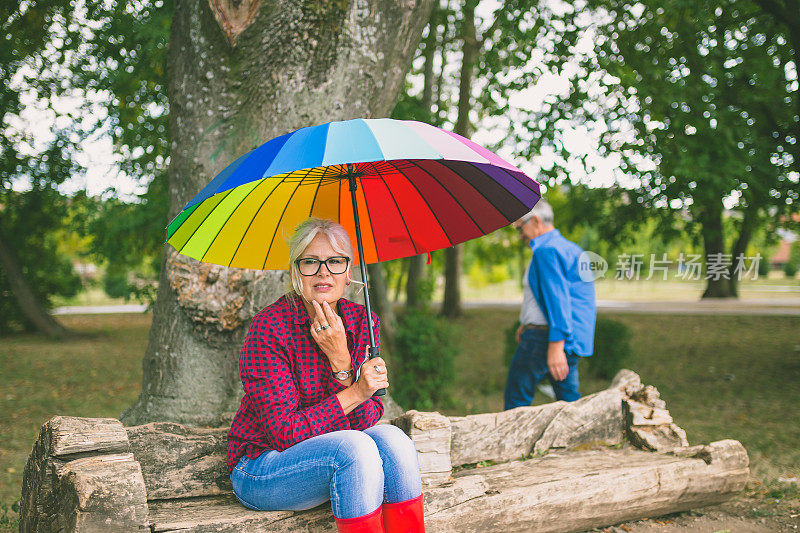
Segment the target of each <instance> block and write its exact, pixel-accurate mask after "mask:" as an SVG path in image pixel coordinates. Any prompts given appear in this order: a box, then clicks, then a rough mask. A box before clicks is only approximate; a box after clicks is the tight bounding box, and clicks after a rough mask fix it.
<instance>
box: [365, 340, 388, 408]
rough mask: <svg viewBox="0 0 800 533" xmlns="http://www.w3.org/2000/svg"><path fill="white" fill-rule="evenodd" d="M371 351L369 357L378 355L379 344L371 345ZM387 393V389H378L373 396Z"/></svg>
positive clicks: (369, 349)
mask: <svg viewBox="0 0 800 533" xmlns="http://www.w3.org/2000/svg"><path fill="white" fill-rule="evenodd" d="M367 350H368V352H369V359H373V358H375V357H378V352H379V348H378V347H377V346H370V347H369V348H367ZM385 394H386V389H378V390H376V391H375V392H374V393H373V394H372V395H373V396H383V395H385Z"/></svg>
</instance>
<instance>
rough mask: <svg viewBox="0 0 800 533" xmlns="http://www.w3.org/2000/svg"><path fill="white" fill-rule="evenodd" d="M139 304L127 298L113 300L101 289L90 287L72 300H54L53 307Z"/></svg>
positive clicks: (56, 298)
mask: <svg viewBox="0 0 800 533" xmlns="http://www.w3.org/2000/svg"><path fill="white" fill-rule="evenodd" d="M130 303H137V302H136V300H127V301H126V300H125V298H112V297H111V296H109V295H108V294H106V292H105V291H104V290H103V289H102V288H100V287H89V288H87V289H85V290H83V291H81V292H79V293H78V294H76V295H75V296H72V297H70V298H62V297H58V296H57V297H55V298H53V307H61V306H84V307H85V306H89V305H123V304H130Z"/></svg>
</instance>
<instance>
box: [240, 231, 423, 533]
mask: <svg viewBox="0 0 800 533" xmlns="http://www.w3.org/2000/svg"><path fill="white" fill-rule="evenodd" d="M352 259H353V250H352V246H351V244H350V238H349V236H348V235H347V232H346V231H345V229H344V228H343V227H342V226H340V225H339V224H337V223H335V222H332V221H330V220H322V219H316V218H311V219H308V220H306V221H305V222H302V223H301V224H300V225H299V226H298V227H297V229H296V230H295V233H294V235H293V236H292V237H291V239H290V241H289V260H290V268H291V270H290V272H291V276H290V277H291V284H292V290H290V292H289V293H287V294H285V295H284V296H282V297H280V298H279V299H278V300H277V301H276V302H275V303H273V304H272V305H270V306H268V307H266V308H264V309H263V310H261V312H259V313H258V314H257V315H256V316H255V317H253V320H252V322H251V323H250V330H249V331H248V333H247V338H246V339H245V342H244V346H243V347H242V351H241V354H240V356H239V373H240V375H241V378H242V385H243V386H244V398H242V403H241V405H240V407H239V411H238V412H237V413H236V417H235V418H234V419H233V424H232V426H231V430H230V432H229V433H228V458H227V464H228V469H229V470H230V471H231V481H232V483H233V491H234V494H236V497H237V498H238V499H239V501H240V502H241V503H242V504H243V505H244V506H245V507H248V508H250V509H256V510H271V511H275V510H302V509H310V508H312V507H315V506H317V505H320V504H321V503H323V502H326V501H327V500H328V499H330V500H331V506H332V508H333V515H334V517H335V520H336V525H337V527H338V530H339V531H341V532H351V533H352V532H358V533H361V532H383V531H385V532H386V533H398V532H404V533H405V532H418V531H424V530H425V528H424V523H423V509H422V485H421V481H420V474H419V464H418V462H417V453H416V450H415V448H414V445H413V443H412V442H411V440H410V439H409V438H408V436H406V434H405V433H403V431H402V430H400V429H399V428H397V427H395V426H392V425H388V424H385V425H375V424H376V422H377V421H378V420H379V419H380V417H381V415H383V404H382V403H381V400H380V398H378V397H373V396H372V395H373V393H374V392H375V391H377V390H378V389H382V388H384V387H387V386H388V385H389V381H388V379H387V375H388V374H387V369H386V363H385V362H384V361H383V359H380V358H375V359H372V360H370V361H369V362H368V363H367V364H364V365H363V367H362V366H361V365H362V363H364V360H365V358H366V350H367V347H368V344H367V343H368V342H369V332H368V327H369V325H368V323H367V320H366V312H365V308H364V306H362V305H359V304H356V303H353V302H350V301H349V300H346V299H345V298H342V294H343V293H344V289H345V286H346V285H349V284H350V283H351V282H353V280H352V279H351V277H350V267H351V263H352ZM373 321H374V323H375V324H376V332H375V333H376V336H375V338H376V341H377V342H379V339H380V334H379V331H380V330H379V329H378V325H377V324H378V320H377V317H376V316H374V315H373ZM359 370H360V371H359Z"/></svg>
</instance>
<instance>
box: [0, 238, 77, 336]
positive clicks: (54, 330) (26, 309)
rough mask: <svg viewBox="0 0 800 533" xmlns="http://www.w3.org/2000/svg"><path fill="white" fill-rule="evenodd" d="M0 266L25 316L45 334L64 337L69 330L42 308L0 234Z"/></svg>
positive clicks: (13, 254) (15, 255)
mask: <svg viewBox="0 0 800 533" xmlns="http://www.w3.org/2000/svg"><path fill="white" fill-rule="evenodd" d="M0 267H2V269H3V272H4V273H5V276H6V279H7V280H8V285H9V287H11V292H12V293H13V294H14V298H16V300H17V304H18V305H19V308H20V309H21V310H22V312H23V314H24V315H25V318H27V319H28V320H29V321H30V322H31V324H33V325H34V327H36V329H38V330H39V331H40V332H41V333H44V334H45V335H49V336H51V337H56V338H63V337H66V336H67V335H68V334H69V332H68V331H67V330H66V329H65V328H64V326H62V325H61V324H59V323H58V322H56V320H55V319H54V318H53V317H52V315H51V314H50V313H48V312H47V309H45V308H44V306H43V305H42V302H40V301H39V299H38V298H36V296H35V295H34V294H33V291H32V290H31V288H30V285H28V281H27V280H26V279H25V274H24V273H23V272H22V268H21V267H20V265H19V261H18V260H17V254H16V253H15V252H14V250H13V249H12V248H11V247H10V246H8V245H7V244H6V242H5V241H4V239H3V237H2V235H0Z"/></svg>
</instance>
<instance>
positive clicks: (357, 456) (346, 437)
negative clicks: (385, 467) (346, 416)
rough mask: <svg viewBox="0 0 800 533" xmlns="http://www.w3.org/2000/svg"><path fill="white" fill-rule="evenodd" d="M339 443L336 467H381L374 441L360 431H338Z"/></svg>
mask: <svg viewBox="0 0 800 533" xmlns="http://www.w3.org/2000/svg"><path fill="white" fill-rule="evenodd" d="M339 433H341V436H340V438H341V442H340V443H339V447H338V448H337V449H336V456H335V461H336V467H337V468H346V467H348V466H351V465H357V466H361V467H364V468H369V469H372V468H378V469H380V466H381V456H380V453H379V452H378V446H377V445H376V444H375V441H374V440H372V439H371V438H369V436H368V435H365V434H364V433H362V432H361V431H355V430H349V429H348V430H344V431H340V432H339Z"/></svg>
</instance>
